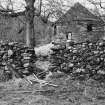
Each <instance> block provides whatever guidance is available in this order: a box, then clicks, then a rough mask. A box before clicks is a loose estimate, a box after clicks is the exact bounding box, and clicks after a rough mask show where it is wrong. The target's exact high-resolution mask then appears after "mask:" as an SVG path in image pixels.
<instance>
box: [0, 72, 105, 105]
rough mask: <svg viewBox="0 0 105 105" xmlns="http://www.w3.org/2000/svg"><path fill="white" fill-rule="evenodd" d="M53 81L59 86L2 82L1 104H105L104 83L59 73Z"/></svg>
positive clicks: (0, 91)
mask: <svg viewBox="0 0 105 105" xmlns="http://www.w3.org/2000/svg"><path fill="white" fill-rule="evenodd" d="M51 82H52V83H54V84H56V85H58V87H52V86H48V85H47V86H44V87H40V86H39V84H36V83H33V85H26V83H24V81H22V80H21V81H19V82H18V81H17V82H13V81H9V82H6V83H0V105H105V84H104V83H103V84H100V83H98V82H96V81H94V80H92V79H90V80H88V81H78V80H72V79H71V78H68V77H67V75H57V74H56V75H55V74H54V75H53V76H52V77H51Z"/></svg>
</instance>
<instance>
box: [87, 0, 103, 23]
mask: <svg viewBox="0 0 105 105" xmlns="http://www.w3.org/2000/svg"><path fill="white" fill-rule="evenodd" d="M87 1H88V2H90V3H91V4H93V5H94V6H95V9H94V13H95V14H96V15H97V16H99V17H100V18H102V19H103V20H104V21H105V16H104V15H103V14H105V1H104V0H87Z"/></svg>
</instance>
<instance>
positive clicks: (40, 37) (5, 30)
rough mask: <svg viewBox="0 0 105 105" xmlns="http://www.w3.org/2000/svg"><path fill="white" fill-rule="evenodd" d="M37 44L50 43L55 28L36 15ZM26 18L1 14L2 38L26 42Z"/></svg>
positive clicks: (0, 34) (0, 27) (0, 29)
mask: <svg viewBox="0 0 105 105" xmlns="http://www.w3.org/2000/svg"><path fill="white" fill-rule="evenodd" d="M34 24H35V38H36V44H41V43H48V42H49V41H50V39H51V37H52V35H53V29H52V27H51V26H50V25H49V24H45V23H43V22H42V21H41V20H40V19H39V18H37V17H35V20H34ZM25 30H26V28H25V19H24V17H18V18H11V17H5V16H0V39H1V40H4V41H5V40H9V41H18V42H24V43H25Z"/></svg>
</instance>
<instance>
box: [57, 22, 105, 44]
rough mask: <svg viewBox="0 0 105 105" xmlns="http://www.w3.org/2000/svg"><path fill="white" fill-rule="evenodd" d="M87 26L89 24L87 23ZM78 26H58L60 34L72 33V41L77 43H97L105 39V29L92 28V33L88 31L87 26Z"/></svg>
mask: <svg viewBox="0 0 105 105" xmlns="http://www.w3.org/2000/svg"><path fill="white" fill-rule="evenodd" d="M86 24H87V23H86ZM86 24H85V25H78V24H76V23H74V24H73V23H72V24H69V25H64V26H63V25H62V26H57V27H58V28H57V29H58V31H57V32H58V34H60V33H64V34H65V35H66V34H67V33H72V39H73V40H74V41H76V42H82V41H85V40H87V39H88V40H92V41H96V40H99V39H101V38H103V37H104V35H105V34H104V27H102V26H101V27H99V26H97V27H92V31H89V32H88V31H87V25H86Z"/></svg>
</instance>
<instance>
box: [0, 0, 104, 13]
mask: <svg viewBox="0 0 105 105" xmlns="http://www.w3.org/2000/svg"><path fill="white" fill-rule="evenodd" d="M0 1H1V3H2V4H3V5H4V6H5V5H6V2H7V1H8V0H0ZM12 1H13V3H14V9H15V10H18V11H20V10H24V6H25V1H24V0H12ZM36 1H38V0H36ZM45 1H46V0H43V2H45ZM62 1H64V3H65V5H70V6H71V5H73V4H75V3H76V2H80V3H81V4H83V5H84V6H85V7H87V8H89V9H94V6H93V5H92V4H91V3H89V2H88V1H87V0H62ZM90 1H91V0H90ZM94 1H99V0H94ZM102 1H104V2H105V0H102ZM104 5H105V3H104ZM20 8H21V9H20ZM68 9H70V8H67V10H68ZM101 11H102V10H101ZM102 12H103V11H102Z"/></svg>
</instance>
